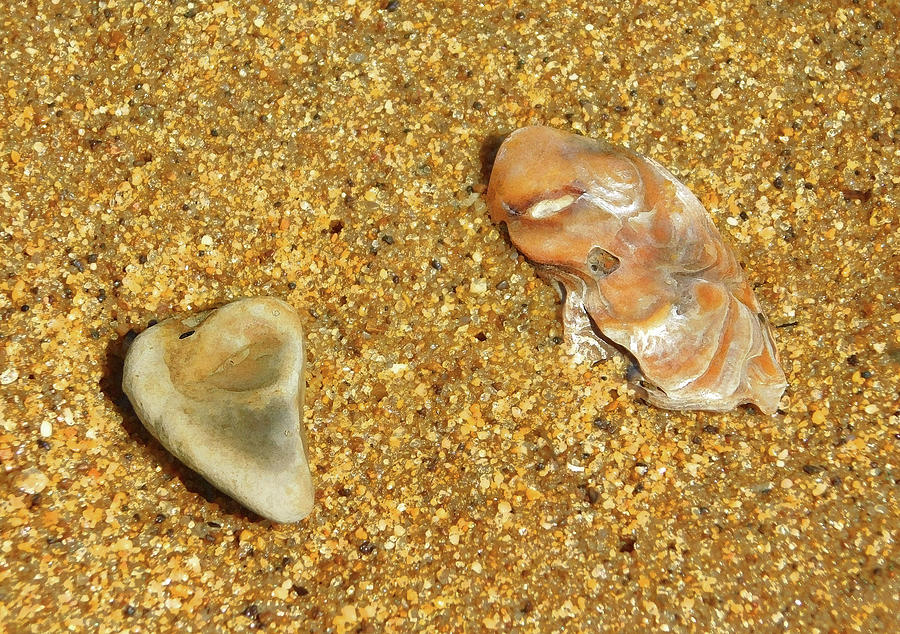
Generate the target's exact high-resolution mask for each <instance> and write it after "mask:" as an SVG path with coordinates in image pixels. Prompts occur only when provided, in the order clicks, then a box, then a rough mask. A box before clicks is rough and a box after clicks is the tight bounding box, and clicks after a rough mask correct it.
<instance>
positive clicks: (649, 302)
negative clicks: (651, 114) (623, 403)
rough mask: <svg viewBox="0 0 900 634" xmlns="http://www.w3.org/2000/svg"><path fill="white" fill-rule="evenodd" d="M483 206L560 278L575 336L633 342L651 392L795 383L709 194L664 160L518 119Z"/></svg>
mask: <svg viewBox="0 0 900 634" xmlns="http://www.w3.org/2000/svg"><path fill="white" fill-rule="evenodd" d="M488 206H489V208H490V211H491V218H492V219H493V220H494V221H495V222H503V223H506V225H507V228H508V230H509V237H510V239H511V240H512V242H513V244H514V245H515V246H516V248H517V249H519V251H521V252H522V253H523V254H524V255H525V256H526V257H528V258H529V259H530V260H531V261H532V262H534V263H535V264H537V265H539V266H540V267H541V268H542V273H543V274H544V275H545V276H547V277H549V278H550V279H552V280H554V281H558V282H559V283H561V284H562V285H563V287H565V290H566V302H565V307H564V314H563V320H564V325H565V330H566V337H567V339H568V340H569V342H570V343H572V344H575V345H576V346H577V347H579V348H581V349H586V348H590V349H593V350H596V351H598V352H600V354H601V355H602V356H605V354H604V351H605V350H608V349H610V345H609V343H610V342H611V343H612V344H616V345H617V346H621V347H622V348H624V349H625V350H626V351H627V352H628V353H630V354H631V355H632V356H633V357H634V359H635V360H636V361H637V363H638V365H639V367H640V371H641V373H642V377H641V379H640V381H639V385H640V386H641V387H642V388H643V390H644V391H645V394H646V398H647V400H648V401H649V402H650V403H652V404H654V405H657V406H659V407H665V408H669V409H702V410H714V411H725V410H730V409H733V408H734V407H736V406H738V405H740V404H742V403H754V404H755V405H757V406H758V407H759V408H760V409H761V410H762V411H763V412H766V413H770V414H771V413H774V412H775V410H776V409H777V408H778V402H779V400H780V398H781V395H782V394H783V393H784V389H785V387H786V386H787V383H786V381H785V377H784V372H783V371H782V369H781V366H780V364H779V361H778V353H777V351H776V350H775V342H774V339H773V336H772V330H771V328H770V327H769V324H768V322H767V321H766V318H765V316H764V315H763V313H762V309H761V308H760V305H759V302H758V301H757V300H756V296H755V295H754V294H753V290H752V289H751V288H750V285H749V284H748V283H747V280H746V278H745V277H744V274H743V271H742V270H741V268H740V266H739V265H738V263H737V260H736V259H735V257H734V254H733V253H732V252H731V250H730V249H729V248H728V247H727V246H726V245H725V243H724V242H723V241H722V236H721V235H720V234H719V232H718V231H717V230H716V228H715V226H714V225H713V223H712V220H711V219H710V217H709V214H708V213H707V212H706V210H705V209H704V208H703V205H701V204H700V201H699V200H697V198H696V196H694V195H693V194H692V193H691V192H690V191H689V190H688V189H687V187H685V186H684V185H683V184H682V183H681V182H680V181H678V180H677V179H676V178H675V177H674V176H673V175H672V174H671V173H670V172H669V171H668V170H666V169H665V168H664V167H662V166H661V165H659V164H658V163H656V162H655V161H653V160H652V159H649V158H646V157H643V156H640V155H639V154H636V153H634V152H632V151H630V150H627V149H624V148H616V147H613V146H611V145H608V144H606V143H603V142H600V141H595V140H592V139H588V138H586V137H582V136H578V135H575V134H569V133H566V132H561V131H559V130H554V129H552V128H545V127H528V128H522V129H520V130H517V131H516V132H514V133H513V134H511V135H510V136H509V137H508V138H507V139H506V140H505V141H504V142H503V145H502V146H501V147H500V150H499V151H498V153H497V158H496V160H495V162H494V167H493V171H492V173H491V180H490V185H489V186H488ZM597 329H599V331H600V334H598V333H597ZM601 334H602V337H601Z"/></svg>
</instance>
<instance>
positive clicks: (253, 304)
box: [123, 298, 314, 522]
mask: <svg viewBox="0 0 900 634" xmlns="http://www.w3.org/2000/svg"><path fill="white" fill-rule="evenodd" d="M304 366H305V357H304V346H303V329H302V325H301V322H300V318H299V316H298V315H297V313H296V312H295V311H294V309H293V308H291V307H290V306H289V305H288V304H286V303H284V302H283V301H281V300H278V299H274V298H250V299H242V300H238V301H235V302H232V303H230V304H227V305H225V306H223V307H221V308H219V309H217V310H211V311H207V312H203V313H199V314H197V315H193V316H189V317H184V318H172V319H168V320H166V321H163V322H161V323H159V324H157V325H155V326H153V327H151V328H148V329H147V330H146V331H144V332H143V333H141V334H140V335H139V336H138V337H137V338H136V339H135V340H134V343H133V344H132V346H131V348H130V349H129V351H128V354H127V356H126V359H125V371H124V378H123V388H124V390H125V393H126V394H127V395H128V398H129V399H131V403H132V404H133V405H134V409H135V411H136V412H137V415H138V417H139V418H140V419H141V422H143V424H144V426H145V427H146V428H147V429H148V430H149V431H150V433H151V434H153V435H154V436H155V437H156V438H157V439H158V440H159V442H160V443H162V445H163V446H164V447H165V448H166V449H168V450H169V451H170V452H171V453H172V454H173V455H174V456H175V457H177V458H178V459H179V460H181V461H182V462H183V463H184V464H186V465H187V466H189V467H190V468H191V469H193V470H195V471H197V472H198V473H199V474H201V475H202V476H203V477H204V478H206V479H207V480H208V481H209V482H210V483H211V484H213V485H214V486H215V487H216V488H218V489H219V490H220V491H222V492H223V493H226V494H227V495H229V496H231V497H232V498H234V499H235V500H237V501H238V502H240V503H241V504H243V505H244V506H246V507H247V508H249V509H251V510H252V511H254V512H256V513H258V514H259V515H261V516H263V517H266V518H268V519H271V520H274V521H276V522H296V521H299V520H301V519H303V518H304V517H306V516H307V515H309V513H310V511H311V510H312V506H313V495H314V488H313V482H312V474H311V473H310V469H309V460H308V453H307V452H308V444H307V439H306V431H305V428H304V425H303V392H304V379H303V369H304Z"/></svg>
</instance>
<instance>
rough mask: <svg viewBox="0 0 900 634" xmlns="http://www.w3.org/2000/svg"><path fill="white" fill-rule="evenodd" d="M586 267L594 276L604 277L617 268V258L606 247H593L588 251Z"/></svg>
mask: <svg viewBox="0 0 900 634" xmlns="http://www.w3.org/2000/svg"><path fill="white" fill-rule="evenodd" d="M587 267H588V270H589V271H590V272H591V274H592V275H593V276H594V277H605V276H607V275H609V274H610V273H612V272H613V271H615V270H616V269H617V268H619V258H617V257H616V256H614V255H613V254H612V253H610V252H609V251H607V250H606V249H602V248H600V247H594V248H593V249H591V252H590V253H588V257H587Z"/></svg>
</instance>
